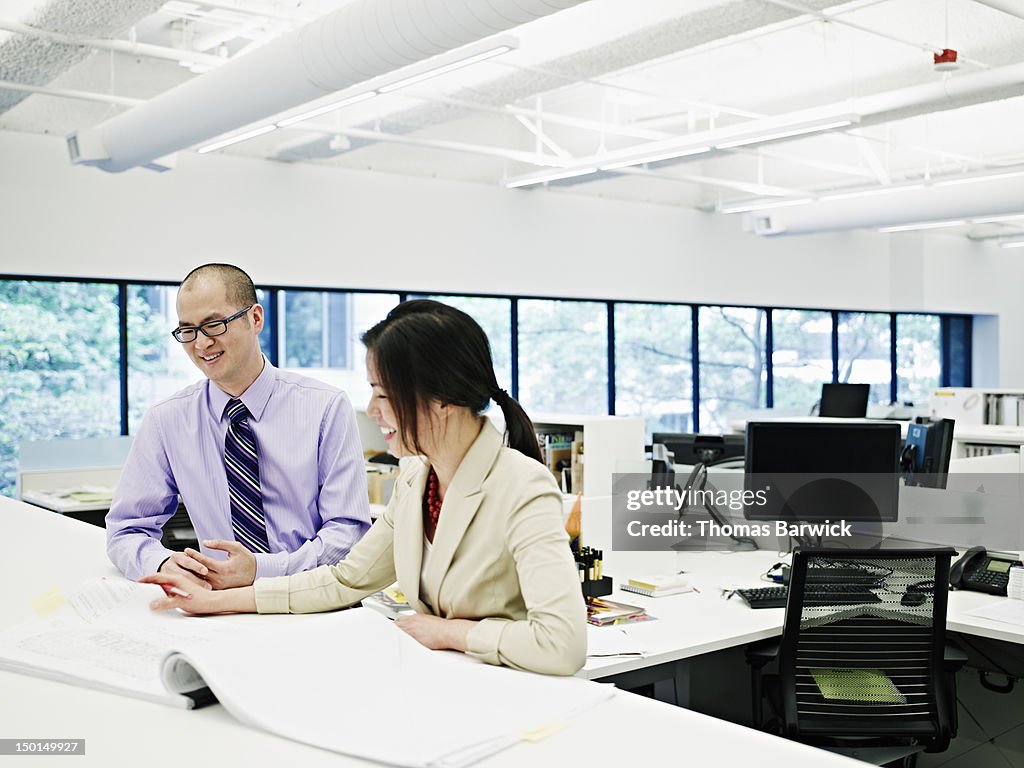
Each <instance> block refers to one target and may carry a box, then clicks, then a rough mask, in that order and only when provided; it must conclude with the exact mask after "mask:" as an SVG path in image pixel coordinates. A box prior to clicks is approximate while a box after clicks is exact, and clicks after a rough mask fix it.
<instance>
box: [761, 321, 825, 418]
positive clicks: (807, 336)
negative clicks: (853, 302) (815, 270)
mask: <svg viewBox="0 0 1024 768" xmlns="http://www.w3.org/2000/svg"><path fill="white" fill-rule="evenodd" d="M772 379H773V400H772V405H773V406H774V407H775V408H788V409H793V410H796V411H798V412H800V413H801V414H802V415H806V414H808V413H810V412H811V406H813V405H814V403H815V402H817V400H818V399H819V398H820V397H821V385H822V384H824V383H825V382H829V381H832V313H831V312H810V311H805V310H799V309H776V310H773V311H772Z"/></svg>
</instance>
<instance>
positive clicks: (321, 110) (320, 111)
mask: <svg viewBox="0 0 1024 768" xmlns="http://www.w3.org/2000/svg"><path fill="white" fill-rule="evenodd" d="M376 95H377V91H363V92H362V93H357V94H355V95H354V96H349V97H348V98H345V99H341V100H339V101H332V102H331V103H330V104H324V105H323V106H322V107H317V108H316V109H311V110H308V111H306V112H302V113H300V114H298V115H293V116H292V117H286V118H285V119H284V120H278V121H277V127H278V128H285V127H287V126H289V125H294V124H295V123H301V122H302V121H303V120H310V119H312V118H314V117H320V115H326V114H327V113H328V112H333V111H334V110H336V109H341V108H342V107H347V106H349V105H351V104H358V103H359V102H361V101H368V100H369V99H372V98H373V97H374V96H376Z"/></svg>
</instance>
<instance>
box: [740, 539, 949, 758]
mask: <svg viewBox="0 0 1024 768" xmlns="http://www.w3.org/2000/svg"><path fill="white" fill-rule="evenodd" d="M953 554H955V553H954V551H953V550H952V549H948V548H944V549H917V550H844V549H802V550H801V549H798V550H796V551H795V552H794V553H793V567H792V570H791V574H790V582H789V598H788V602H787V605H786V618H785V624H784V628H783V634H782V638H781V639H775V640H770V641H765V642H762V643H757V644H754V645H751V646H750V647H749V648H748V649H747V660H748V661H749V662H750V664H751V669H752V676H753V697H754V701H753V710H754V725H755V727H762V728H765V729H766V730H773V731H774V732H776V733H778V734H779V735H781V736H785V737H787V738H791V739H795V740H798V741H802V742H805V743H808V744H812V745H815V746H819V747H823V748H825V749H828V750H830V751H835V752H842V753H844V754H848V755H850V756H852V757H856V758H858V759H861V760H866V761H868V762H874V763H877V764H883V763H890V762H893V761H897V760H905V761H907V762H908V763H912V762H913V760H914V758H913V755H914V754H916V752H919V751H922V750H927V751H929V752H941V751H942V750H944V749H946V747H947V746H949V740H950V739H951V738H952V737H953V736H954V735H956V727H957V720H956V688H955V673H956V671H957V670H958V669H959V668H960V667H961V666H963V664H964V662H965V661H966V660H967V657H966V655H964V653H963V652H962V651H960V650H959V649H958V648H956V647H955V646H951V645H947V643H946V598H947V596H948V592H949V587H948V585H949V561H950V558H951V556H952V555H953ZM776 658H777V659H778V672H777V673H776V674H772V675H769V674H765V667H766V665H767V664H768V663H770V662H771V661H772V660H774V659H776ZM763 698H767V699H768V701H769V703H770V705H771V711H772V716H771V717H770V718H767V721H766V718H765V712H764V707H763V704H762V702H763ZM766 726H767V727H766Z"/></svg>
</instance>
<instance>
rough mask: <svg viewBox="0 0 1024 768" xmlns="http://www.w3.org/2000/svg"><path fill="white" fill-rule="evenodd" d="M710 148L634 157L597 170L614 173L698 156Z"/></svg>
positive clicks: (677, 150) (674, 150) (602, 166)
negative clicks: (621, 169)
mask: <svg viewBox="0 0 1024 768" xmlns="http://www.w3.org/2000/svg"><path fill="white" fill-rule="evenodd" d="M711 149H712V147H711V146H710V145H708V146H704V147H690V148H689V149H673V150H671V151H669V152H661V153H659V154H656V155H645V156H641V157H634V158H632V159H630V160H619V161H616V162H613V163H608V164H607V165H601V166H599V168H600V169H601V170H602V171H614V170H615V169H617V168H626V167H628V166H631V165H644V164H645V163H657V162H659V161H661V160H674V159H676V158H678V157H689V156H690V155H700V154H703V153H704V152H710V151H711Z"/></svg>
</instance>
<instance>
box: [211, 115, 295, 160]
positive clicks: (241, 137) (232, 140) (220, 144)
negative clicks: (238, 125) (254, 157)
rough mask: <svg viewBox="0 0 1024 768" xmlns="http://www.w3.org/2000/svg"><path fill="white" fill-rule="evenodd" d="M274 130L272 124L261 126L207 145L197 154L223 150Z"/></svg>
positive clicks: (274, 127) (274, 126)
mask: <svg viewBox="0 0 1024 768" xmlns="http://www.w3.org/2000/svg"><path fill="white" fill-rule="evenodd" d="M276 129H277V126H276V125H274V124H273V123H271V124H270V125H261V126H260V127H259V128H253V129H252V130H251V131H246V132H245V133H239V134H236V135H235V136H230V137H228V138H226V139H221V140H220V141H215V142H213V143H212V144H207V145H206V146H205V147H200V148H199V150H198V152H199V154H201V155H202V154H204V153H206V152H213V151H214V150H215V149H223V148H224V147H230V146H231V145H232V144H237V143H238V142H240V141H245V140H246V139H252V138H255V137H256V136H262V135H263V134H264V133H270V132H271V131H273V130H276Z"/></svg>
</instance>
